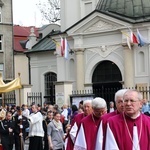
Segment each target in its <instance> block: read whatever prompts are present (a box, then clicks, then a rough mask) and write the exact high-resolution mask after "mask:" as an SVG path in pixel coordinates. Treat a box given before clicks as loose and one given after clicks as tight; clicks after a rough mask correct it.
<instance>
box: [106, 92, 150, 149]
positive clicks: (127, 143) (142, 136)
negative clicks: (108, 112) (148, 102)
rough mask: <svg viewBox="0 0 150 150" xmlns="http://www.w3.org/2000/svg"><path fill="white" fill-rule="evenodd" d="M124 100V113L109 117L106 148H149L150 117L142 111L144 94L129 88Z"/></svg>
mask: <svg viewBox="0 0 150 150" xmlns="http://www.w3.org/2000/svg"><path fill="white" fill-rule="evenodd" d="M123 101H124V113H122V114H119V115H116V116H114V117H111V118H109V119H108V126H107V134H106V145H105V150H114V149H115V150H127V149H128V150H148V149H149V148H150V142H149V139H150V125H149V123H150V118H149V117H148V116H146V115H144V114H142V113H141V112H140V110H141V107H142V94H141V93H139V92H138V91H136V90H128V91H127V92H125V94H124V96H123Z"/></svg>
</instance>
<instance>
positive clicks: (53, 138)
mask: <svg viewBox="0 0 150 150" xmlns="http://www.w3.org/2000/svg"><path fill="white" fill-rule="evenodd" d="M53 116H54V119H53V120H52V121H51V122H50V123H49V124H48V126H47V135H48V143H49V148H50V150H63V148H64V132H63V126H62V123H61V122H60V116H61V115H60V113H59V112H55V113H54V114H53Z"/></svg>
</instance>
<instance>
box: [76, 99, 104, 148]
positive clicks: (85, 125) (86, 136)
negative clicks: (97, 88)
mask: <svg viewBox="0 0 150 150" xmlns="http://www.w3.org/2000/svg"><path fill="white" fill-rule="evenodd" d="M92 109H93V113H92V114H90V115H88V116H87V117H85V118H84V119H82V121H81V126H80V129H79V132H78V134H77V137H76V140H75V146H74V150H78V149H81V150H95V146H96V137H97V131H98V127H99V124H100V121H101V118H100V117H101V116H102V115H104V114H105V113H107V105H106V101H105V100H104V99H103V98H99V97H97V98H95V99H93V100H92Z"/></svg>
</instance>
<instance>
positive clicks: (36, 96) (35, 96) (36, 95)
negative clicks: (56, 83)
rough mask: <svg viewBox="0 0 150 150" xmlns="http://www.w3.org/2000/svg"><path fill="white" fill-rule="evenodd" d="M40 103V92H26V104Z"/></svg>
mask: <svg viewBox="0 0 150 150" xmlns="http://www.w3.org/2000/svg"><path fill="white" fill-rule="evenodd" d="M33 102H34V103H35V104H40V105H42V92H31V93H27V104H28V106H30V105H31V104H32V103H33Z"/></svg>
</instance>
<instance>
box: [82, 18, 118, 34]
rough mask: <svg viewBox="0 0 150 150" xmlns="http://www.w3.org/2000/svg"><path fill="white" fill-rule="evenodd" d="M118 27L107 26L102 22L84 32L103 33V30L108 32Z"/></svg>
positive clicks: (107, 24)
mask: <svg viewBox="0 0 150 150" xmlns="http://www.w3.org/2000/svg"><path fill="white" fill-rule="evenodd" d="M117 28H118V27H117V26H116V25H112V24H109V23H107V22H104V21H101V20H100V21H98V22H97V23H95V24H94V25H92V26H91V27H89V28H88V29H86V30H85V31H84V32H89V31H90V32H91V31H104V30H110V29H117Z"/></svg>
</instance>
